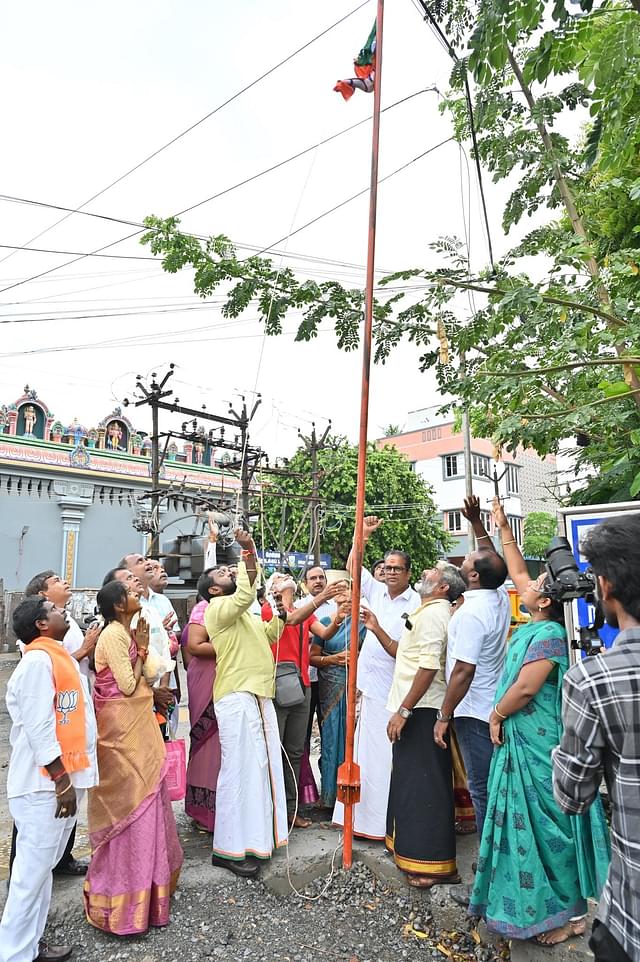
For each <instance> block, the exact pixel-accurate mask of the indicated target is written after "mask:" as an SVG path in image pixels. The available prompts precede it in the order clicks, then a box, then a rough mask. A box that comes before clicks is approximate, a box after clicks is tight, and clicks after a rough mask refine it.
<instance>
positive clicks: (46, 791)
mask: <svg viewBox="0 0 640 962" xmlns="http://www.w3.org/2000/svg"><path fill="white" fill-rule="evenodd" d="M13 629H14V631H15V633H16V635H17V636H18V638H20V639H21V640H22V642H23V644H24V655H23V657H22V660H21V661H20V664H19V665H18V666H17V668H16V669H15V671H14V673H13V675H12V676H11V678H10V680H9V684H8V685H7V695H6V701H7V709H8V711H9V714H10V716H11V720H12V723H13V724H12V728H11V736H10V741H11V759H10V762H9V774H8V777H7V797H8V799H9V810H10V812H11V815H12V817H13V820H14V822H15V824H16V827H17V829H18V839H17V850H16V857H15V861H14V863H13V871H12V873H11V884H10V886H9V895H8V898H7V901H6V904H5V907H4V912H3V915H2V921H0V962H32V960H34V959H36V960H41V962H45V960H48V962H61V960H63V959H67V958H69V956H70V955H71V948H69V947H68V946H65V945H60V946H47V945H46V944H45V943H44V942H43V941H42V935H43V933H44V929H45V925H46V922H47V914H48V912H49V905H50V902H51V887H52V870H53V867H54V865H56V863H57V862H58V860H59V859H60V856H61V855H62V853H63V852H64V850H65V847H66V845H67V841H68V839H69V835H70V834H71V831H72V829H73V828H74V826H75V824H76V813H77V809H78V806H79V804H80V801H81V800H82V797H83V795H84V792H85V790H86V789H87V788H91V787H93V786H94V785H96V784H97V782H98V771H97V763H96V721H95V715H94V712H93V704H92V701H91V698H90V695H89V688H88V685H87V682H86V679H85V678H84V677H83V676H82V674H81V673H80V670H79V668H78V662H77V661H75V660H74V659H73V658H72V656H71V655H70V654H69V653H68V652H67V651H65V649H64V647H63V645H62V641H63V638H64V636H65V634H66V632H67V630H68V623H67V620H66V616H65V614H64V612H63V611H62V610H61V609H59V608H56V607H55V606H54V604H53V603H52V602H51V601H46V600H45V599H44V598H42V597H40V596H36V597H32V598H26V599H25V600H24V601H23V602H22V603H21V604H20V605H19V606H18V607H17V608H16V610H15V612H14V615H13Z"/></svg>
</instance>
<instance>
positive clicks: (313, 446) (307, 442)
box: [298, 421, 331, 565]
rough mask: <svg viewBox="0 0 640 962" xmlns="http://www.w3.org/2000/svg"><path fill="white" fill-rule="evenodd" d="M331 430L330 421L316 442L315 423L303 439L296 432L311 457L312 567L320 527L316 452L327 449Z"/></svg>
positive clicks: (317, 559)
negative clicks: (307, 435)
mask: <svg viewBox="0 0 640 962" xmlns="http://www.w3.org/2000/svg"><path fill="white" fill-rule="evenodd" d="M330 430H331V421H329V423H328V424H327V426H326V428H325V429H324V434H323V435H322V437H321V438H320V440H318V437H317V435H316V426H315V422H312V423H311V434H310V435H309V437H308V438H307V437H305V436H304V434H302V432H301V431H300V430H298V437H299V438H300V440H301V441H302V443H303V444H304V446H305V450H306V451H307V454H309V455H310V457H311V547H310V551H311V553H313V563H314V565H319V564H320V525H319V519H318V512H319V510H320V471H319V470H318V451H323V450H324V449H325V448H326V447H328V445H327V443H326V441H327V438H328V437H329V432H330Z"/></svg>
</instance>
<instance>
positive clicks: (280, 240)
mask: <svg viewBox="0 0 640 962" xmlns="http://www.w3.org/2000/svg"><path fill="white" fill-rule="evenodd" d="M453 139H454V138H453V137H447V138H446V140H441V141H440V143H438V144H435V145H434V146H433V147H429V148H428V149H427V150H425V151H423V152H422V153H421V154H418V156H417V157H414V158H412V160H408V161H407V162H406V163H405V164H402V165H401V166H400V167H396V169H395V170H392V171H391V173H389V174H386V175H385V176H384V177H381V178H380V180H379V181H378V183H379V184H382V183H384V182H385V181H386V180H389V179H390V178H391V177H395V175H396V174H399V173H401V172H402V171H403V170H406V169H407V168H408V167H411V166H412V165H413V164H415V163H417V161H419V160H422V158H423V157H426V156H427V155H428V154H431V153H433V151H434V150H437V149H438V148H439V147H443V146H444V145H445V144H448V143H450V142H451V141H452V140H453ZM368 190H369V187H365V188H364V189H363V190H359V191H358V192H357V193H355V194H352V195H351V197H347V198H346V199H345V200H343V201H340V203H339V204H336V205H335V206H334V207H330V208H329V209H328V210H325V211H323V212H322V213H321V214H318V215H317V216H316V217H314V218H312V219H311V220H310V221H307V223H306V224H302V225H301V226H300V227H296V228H295V230H292V231H291V233H290V234H287V235H286V236H284V237H280V238H278V240H276V241H274V242H273V243H272V244H269V245H268V246H267V247H263V248H262V249H261V250H259V251H258V252H257V253H258V256H259V255H260V254H265V253H267V252H268V251H273V249H274V248H275V247H276V246H277V245H278V244H282V243H284V242H285V241H287V240H288V238H289V237H293V235H294V234H299V233H300V232H301V231H303V230H306V229H307V227H311V226H312V224H316V223H317V222H318V221H319V220H322V219H323V218H324V217H328V216H329V214H333V213H335V211H337V210H340V208H341V207H345V206H346V205H347V204H350V203H351V202H352V201H354V200H356V199H357V198H358V197H362V195H363V194H366V193H367V192H368ZM136 233H137V232H136ZM134 236H135V234H129V235H128V237H134ZM192 236H195V235H192ZM124 239H125V240H126V239H127V238H124ZM117 243H119V241H113V242H112V243H111V244H106V245H105V246H104V247H100V248H98V250H97V251H92V252H90V253H86V254H81V255H79V256H78V257H76V258H75V259H74V260H72V261H68V262H67V263H69V264H73V263H75V261H76V260H81V259H82V258H84V257H95V256H97V255H98V254H100V253H101V252H102V251H104V250H106V249H107V248H108V247H113V246H114V244H117ZM2 246H7V245H1V244H0V247H2ZM25 249H26V250H33V248H25ZM52 253H60V252H55V251H54V252H52ZM102 256H105V255H102ZM106 256H111V257H123V258H125V259H129V258H128V256H127V255H124V254H121V255H116V254H112V255H106ZM133 259H134V260H135V259H141V260H156V258H154V257H151V258H149V257H144V256H140V255H138V257H135V256H134V257H133ZM64 266H65V265H64V264H60V265H59V267H64ZM58 269H59V268H56V267H54V268H51V270H50V271H43V272H42V274H36V275H35V277H42V276H43V275H44V274H48V273H51V271H54V270H58ZM34 279H35V278H34V277H32V278H27V279H26V280H25V281H21V282H19V283H18V284H12V285H10V287H5V288H3V289H2V290H0V294H2V293H4V291H7V290H10V288H11V287H18V286H19V284H20V283H26V282H27V281H28V280H34Z"/></svg>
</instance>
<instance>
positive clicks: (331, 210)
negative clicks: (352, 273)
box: [258, 137, 454, 255]
mask: <svg viewBox="0 0 640 962" xmlns="http://www.w3.org/2000/svg"><path fill="white" fill-rule="evenodd" d="M453 139H454V138H453V137H447V139H446V140H441V141H440V143H439V144H435V146H433V147H429V149H428V150H424V151H423V152H422V153H421V154H418V156H417V157H414V158H413V159H412V160H408V161H407V162H406V164H402V166H400V167H396V169H395V170H392V171H391V173H390V174H385V176H384V177H380V179H379V180H378V184H383V183H384V182H385V180H389V179H390V178H391V177H395V175H396V174H399V173H401V171H403V170H406V169H407V167H411V166H412V164H415V163H417V162H418V161H419V160H422V158H423V157H426V156H427V155H428V154H432V153H433V152H434V150H437V149H438V148H439V147H444V145H445V144H448V143H451V141H452V140H453ZM369 190H370V187H365V188H364V189H363V190H359V191H358V192H357V194H352V195H351V197H347V198H346V200H342V201H340V203H339V204H336V205H335V207H330V208H329V210H325V211H323V212H322V213H321V214H318V216H317V217H314V218H312V219H311V220H308V221H307V223H306V224H302V225H301V226H300V227H296V229H295V230H292V231H291V233H290V234H288V235H287V236H288V237H293V235H294V234H299V233H300V231H303V230H306V229H307V227H311V225H312V224H316V223H317V222H318V221H319V220H322V218H323V217H328V216H329V214H333V213H335V211H337V210H340V208H341V207H345V206H346V205H347V204H350V203H351V201H353V200H356V199H357V198H358V197H362V195H363V194H368V193H369ZM286 239H287V238H286V237H280V238H278V240H277V241H274V242H273V244H269V246H268V247H263V248H262V250H261V251H259V252H258V255H260V254H266V253H267V251H270V250H272V248H273V247H275V246H276V245H277V244H281V243H282V242H283V241H284V240H286Z"/></svg>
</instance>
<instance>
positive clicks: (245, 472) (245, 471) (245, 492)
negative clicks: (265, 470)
mask: <svg viewBox="0 0 640 962" xmlns="http://www.w3.org/2000/svg"><path fill="white" fill-rule="evenodd" d="M241 400H242V411H241V412H240V414H238V413H237V412H236V411H234V410H233V407H232V406H231V405H229V412H230V413H231V414H233V415H234V417H235V418H236V421H237V423H238V427H239V428H240V439H241V441H240V445H241V449H242V454H241V459H240V484H241V492H242V493H241V499H242V513H243V514H244V517H245V521H248V519H249V492H250V489H251V481H252V480H253V474H254V471H255V469H256V467H257V464H258V461H259V457H257V456H256V452H257V449H252V450H251V451H249V424H250V423H251V421H253V418H254V415H255V413H256V411H257V410H258V408H259V407H260V405H261V404H262V396H261V395H260V394H257V395H256V400H255V402H254V405H253V408H252V409H251V414H249V412H248V409H247V402H246V400H245V397H244V395H243V396H242V398H241Z"/></svg>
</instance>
